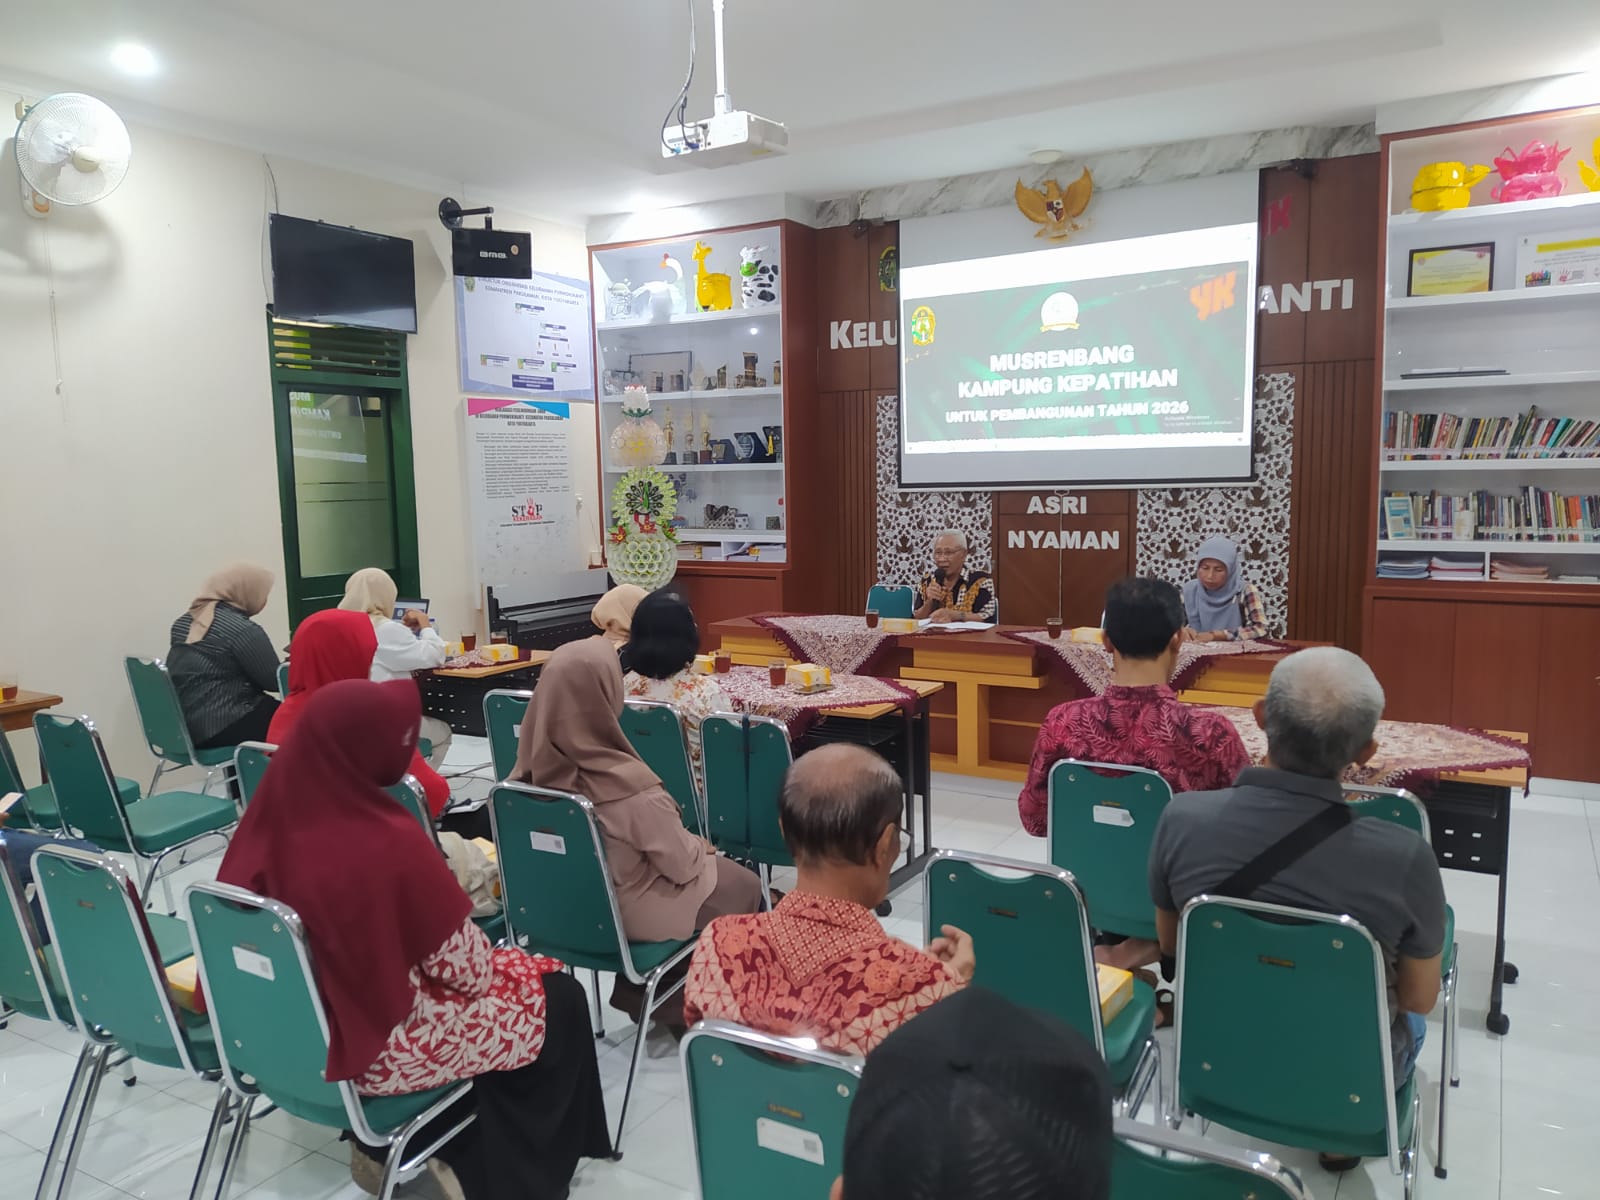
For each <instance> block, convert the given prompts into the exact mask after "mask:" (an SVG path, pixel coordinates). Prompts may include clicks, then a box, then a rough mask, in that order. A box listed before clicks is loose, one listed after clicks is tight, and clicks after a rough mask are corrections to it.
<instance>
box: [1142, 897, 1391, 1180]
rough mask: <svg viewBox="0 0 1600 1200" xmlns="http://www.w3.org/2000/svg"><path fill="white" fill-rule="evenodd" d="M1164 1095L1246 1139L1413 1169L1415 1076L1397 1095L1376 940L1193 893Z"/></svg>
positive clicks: (1294, 913)
mask: <svg viewBox="0 0 1600 1200" xmlns="http://www.w3.org/2000/svg"><path fill="white" fill-rule="evenodd" d="M1176 1039H1177V1057H1178V1069H1177V1091H1178V1102H1177V1104H1175V1105H1174V1106H1173V1117H1174V1119H1175V1120H1178V1121H1181V1120H1182V1117H1183V1115H1184V1114H1185V1113H1188V1112H1192V1113H1196V1114H1198V1115H1199V1116H1201V1117H1204V1118H1206V1119H1208V1120H1212V1121H1215V1122H1217V1123H1218V1124H1220V1125H1225V1126H1227V1127H1228V1128H1229V1129H1235V1130H1238V1131H1239V1132H1240V1133H1244V1134H1247V1135H1249V1136H1251V1137H1257V1138H1262V1139H1264V1140H1266V1141H1270V1142H1276V1143H1278V1144H1279V1145H1284V1146H1298V1147H1302V1148H1304V1149H1308V1150H1318V1151H1324V1152H1327V1153H1330V1154H1350V1155H1358V1156H1360V1157H1363V1158H1386V1159H1388V1161H1389V1167H1390V1169H1391V1170H1392V1171H1393V1172H1394V1173H1395V1174H1396V1175H1398V1176H1400V1177H1401V1180H1402V1185H1403V1191H1404V1195H1405V1198H1406V1200H1411V1194H1412V1187H1413V1184H1414V1183H1415V1179H1416V1167H1417V1148H1418V1133H1419V1129H1420V1125H1421V1122H1420V1121H1419V1120H1418V1106H1419V1102H1420V1097H1419V1094H1418V1089H1417V1081H1416V1076H1415V1074H1413V1075H1412V1077H1411V1078H1410V1079H1408V1080H1405V1081H1404V1082H1403V1083H1402V1084H1401V1085H1400V1087H1399V1090H1398V1091H1396V1086H1395V1079H1394V1065H1393V1060H1392V1058H1391V1056H1390V1046H1389V1000H1388V984H1387V980H1386V976H1385V971H1384V956H1383V950H1382V948H1381V947H1380V946H1379V945H1378V943H1377V941H1376V940H1374V938H1373V937H1372V935H1371V934H1370V933H1369V932H1367V930H1366V929H1365V928H1364V927H1363V926H1362V925H1361V923H1360V922H1359V921H1356V920H1354V919H1352V918H1351V917H1348V916H1336V915H1334V914H1331V913H1319V912H1312V911H1310V910H1306V909H1298V908H1289V907H1286V906H1284V905H1281V904H1263V903H1260V902H1258V901H1254V900H1232V899H1224V898H1221V897H1212V896H1197V897H1195V898H1194V899H1193V900H1191V901H1190V902H1189V903H1188V904H1187V905H1185V906H1184V910H1183V914H1182V916H1181V917H1180V918H1179V923H1178V1003H1177V1029H1176Z"/></svg>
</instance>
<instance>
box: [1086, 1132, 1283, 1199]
mask: <svg viewBox="0 0 1600 1200" xmlns="http://www.w3.org/2000/svg"><path fill="white" fill-rule="evenodd" d="M1113 1127H1114V1129H1115V1131H1116V1136H1117V1141H1116V1146H1115V1148H1114V1149H1113V1150H1112V1151H1111V1200H1312V1197H1311V1193H1310V1192H1308V1191H1306V1188H1305V1185H1304V1184H1302V1183H1301V1182H1300V1177H1299V1176H1298V1175H1296V1174H1295V1173H1294V1172H1293V1171H1291V1170H1289V1168H1288V1167H1286V1166H1284V1165H1283V1164H1282V1163H1280V1162H1279V1161H1278V1160H1277V1159H1275V1158H1273V1157H1272V1155H1270V1154H1262V1153H1259V1152H1258V1151H1255V1150H1241V1149H1238V1148H1237V1147H1234V1146H1225V1145H1223V1144H1222V1143H1220V1142H1208V1141H1206V1140H1205V1139H1203V1138H1197V1137H1191V1136H1190V1135H1188V1134H1186V1133H1177V1132H1175V1131H1173V1130H1170V1129H1163V1128H1161V1127H1160V1126H1159V1125H1141V1124H1140V1123H1139V1122H1138V1121H1132V1120H1129V1119H1128V1118H1127V1117H1118V1118H1116V1120H1115V1121H1114V1122H1113ZM1174 1155H1176V1156H1177V1157H1173V1156H1174Z"/></svg>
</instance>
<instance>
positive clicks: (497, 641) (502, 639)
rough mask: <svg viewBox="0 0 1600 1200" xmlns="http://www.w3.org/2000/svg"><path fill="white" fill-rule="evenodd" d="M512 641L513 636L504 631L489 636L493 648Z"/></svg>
mask: <svg viewBox="0 0 1600 1200" xmlns="http://www.w3.org/2000/svg"><path fill="white" fill-rule="evenodd" d="M510 640H511V635H510V634H509V633H506V632H505V631H504V630H502V631H500V632H499V633H491V634H490V635H489V644H490V645H491V646H504V645H505V644H506V643H507V642H509V641H510Z"/></svg>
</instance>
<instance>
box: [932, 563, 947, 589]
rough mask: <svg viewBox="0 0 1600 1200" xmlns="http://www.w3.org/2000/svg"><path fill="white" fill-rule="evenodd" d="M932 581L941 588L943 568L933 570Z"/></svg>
mask: <svg viewBox="0 0 1600 1200" xmlns="http://www.w3.org/2000/svg"><path fill="white" fill-rule="evenodd" d="M933 581H934V582H935V583H937V584H940V585H941V586H942V585H943V584H944V568H943V567H935V568H934V569H933Z"/></svg>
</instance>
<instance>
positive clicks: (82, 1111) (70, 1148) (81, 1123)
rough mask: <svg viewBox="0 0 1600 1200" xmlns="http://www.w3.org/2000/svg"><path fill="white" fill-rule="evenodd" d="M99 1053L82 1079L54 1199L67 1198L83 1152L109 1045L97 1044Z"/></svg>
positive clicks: (104, 1070)
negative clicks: (81, 1095)
mask: <svg viewBox="0 0 1600 1200" xmlns="http://www.w3.org/2000/svg"><path fill="white" fill-rule="evenodd" d="M96 1049H97V1050H98V1051H99V1053H98V1054H97V1055H96V1056H95V1062H94V1066H93V1068H92V1069H91V1070H90V1072H89V1075H88V1078H86V1079H85V1080H84V1087H83V1098H82V1099H81V1100H80V1101H79V1102H78V1111H77V1115H76V1116H75V1117H74V1118H73V1121H72V1133H71V1134H70V1135H69V1140H68V1142H67V1156H66V1161H65V1163H64V1164H63V1165H62V1167H61V1182H60V1183H59V1184H58V1185H57V1187H56V1200H67V1193H68V1192H69V1191H71V1189H72V1177H73V1176H74V1175H75V1174H77V1171H78V1155H79V1154H81V1153H82V1152H83V1135H84V1134H85V1133H87V1132H88V1130H89V1122H90V1120H91V1117H92V1114H93V1113H94V1102H95V1099H96V1098H97V1097H98V1096H99V1095H100V1081H101V1080H102V1079H104V1078H105V1076H106V1062H107V1060H108V1058H109V1056H110V1052H111V1047H109V1046H97V1047H96Z"/></svg>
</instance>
